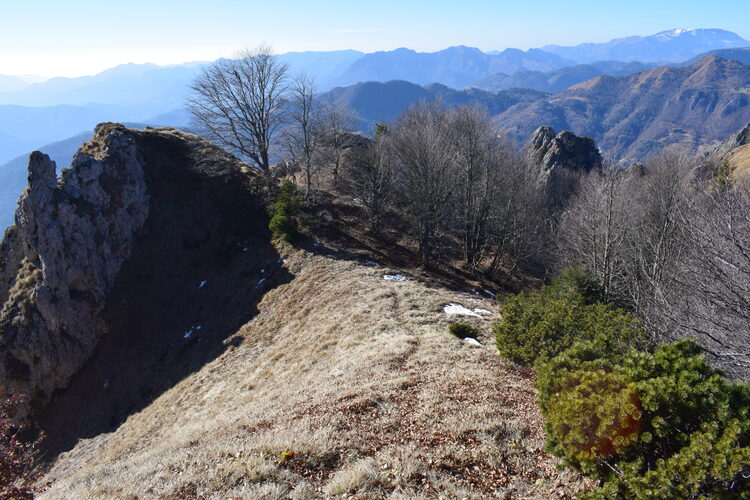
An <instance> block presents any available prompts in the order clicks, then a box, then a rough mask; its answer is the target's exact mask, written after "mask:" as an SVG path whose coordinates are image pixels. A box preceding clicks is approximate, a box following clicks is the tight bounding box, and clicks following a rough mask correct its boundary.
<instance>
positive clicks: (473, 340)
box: [464, 337, 482, 347]
mask: <svg viewBox="0 0 750 500" xmlns="http://www.w3.org/2000/svg"><path fill="white" fill-rule="evenodd" d="M464 342H466V343H467V344H471V345H476V346H480V347H481V346H482V343H481V342H479V341H478V340H477V339H473V338H471V337H466V338H465V339H464Z"/></svg>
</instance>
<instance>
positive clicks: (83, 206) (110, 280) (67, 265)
mask: <svg viewBox="0 0 750 500" xmlns="http://www.w3.org/2000/svg"><path fill="white" fill-rule="evenodd" d="M251 178H252V175H249V173H248V172H247V171H245V173H243V172H242V171H241V167H240V163H239V162H237V161H232V160H231V157H230V156H229V155H227V154H225V153H223V152H221V151H220V150H218V149H216V148H214V147H213V146H210V145H209V144H208V143H206V142H204V141H203V140H201V139H199V138H198V137H197V136H192V135H190V134H185V133H182V132H177V131H175V130H172V129H151V130H147V131H134V130H130V129H126V128H125V127H123V126H121V125H117V124H110V123H107V124H102V125H99V126H98V127H97V129H96V132H95V134H94V136H93V138H92V140H91V141H90V142H88V143H87V144H85V145H84V146H83V148H81V150H80V151H79V152H78V153H77V154H76V155H75V157H74V158H73V161H72V165H71V168H69V169H64V170H63V171H62V174H61V176H60V177H59V178H58V177H57V175H56V165H55V163H54V162H52V161H51V160H50V159H49V157H47V155H44V154H42V153H38V152H35V153H33V154H32V155H31V157H30V160H29V188H28V190H27V191H26V192H25V193H24V195H23V196H22V197H21V200H20V202H19V208H18V210H17V212H16V216H15V219H16V224H15V226H11V227H10V228H9V229H8V230H7V231H6V234H5V238H4V240H3V243H2V247H0V303H2V304H3V305H2V310H1V312H0V342H1V343H0V351H1V352H0V378H2V379H3V380H4V381H5V385H6V386H9V387H10V388H12V389H15V390H18V391H19V392H22V393H24V394H28V395H29V396H30V400H31V401H30V402H31V403H32V406H36V407H41V406H43V405H44V404H46V403H47V402H48V401H49V400H50V399H51V397H52V395H53V394H54V392H55V390H58V389H62V388H65V387H66V386H67V385H68V384H69V382H70V380H71V377H72V376H73V375H74V374H75V373H77V372H78V371H79V369H80V368H81V367H82V366H83V365H84V364H85V363H86V361H87V360H88V359H89V358H90V357H91V355H92V353H93V352H94V351H95V350H96V349H97V348H98V347H100V345H99V344H100V340H101V338H102V337H103V336H105V335H106V334H108V333H109V332H110V331H111V330H113V329H115V330H116V329H117V328H118V327H119V328H122V327H124V326H126V325H127V322H124V321H122V319H121V316H122V315H123V314H126V315H132V317H133V318H138V317H141V318H143V319H145V318H146V317H148V315H149V311H147V310H145V309H143V308H138V307H136V305H137V304H138V301H137V300H135V298H133V297H130V296H129V295H128V294H124V295H123V294H119V295H118V293H117V289H118V277H119V280H120V281H122V280H132V281H138V280H141V281H143V280H155V281H154V282H159V279H158V276H156V275H151V274H150V273H149V272H147V271H146V270H145V269H144V268H143V266H140V267H139V266H138V264H137V263H136V262H134V261H133V259H134V258H141V257H143V255H142V254H143V252H144V251H145V252H148V253H149V254H150V255H148V258H152V259H154V261H153V264H156V265H157V266H160V267H162V268H163V269H164V270H165V271H167V270H169V268H170V265H169V263H168V262H163V260H165V259H174V258H176V257H178V256H180V254H181V253H182V252H185V251H186V250H190V249H191V248H192V249H196V248H200V247H201V246H203V245H210V244H212V243H214V241H213V239H214V238H225V237H227V236H228V237H230V238H234V242H233V243H235V245H238V244H239V243H237V240H238V238H239V236H238V232H237V231H234V232H233V231H231V230H230V231H229V234H228V235H221V236H216V234H215V233H214V232H212V226H216V225H219V226H232V223H231V220H229V219H231V218H232V217H237V216H238V215H228V214H229V213H230V210H229V209H227V207H221V206H218V207H217V206H211V205H216V204H217V203H218V204H222V203H224V204H226V203H238V204H239V205H238V206H240V207H242V205H243V203H249V204H250V205H253V198H252V196H251V195H250V194H249V193H248V191H247V188H246V184H247V182H249V179H251ZM245 181H247V182H245ZM175 207H180V210H182V209H183V208H186V207H192V208H191V209H187V210H186V211H187V212H188V213H190V214H191V215H194V216H195V218H193V219H186V220H189V221H190V223H189V224H187V223H186V224H184V225H181V224H180V223H179V222H178V221H175V220H173V221H170V220H168V219H165V218H164V217H165V216H166V215H168V214H169V213H170V211H171V210H175V209H176V208H175ZM239 213H243V212H242V211H240V212H239ZM244 213H245V214H246V213H247V212H244ZM250 225H251V226H252V224H250ZM235 226H236V224H235ZM165 238H172V240H171V243H170V241H168V240H166V239H165ZM147 242H149V243H147ZM220 243H221V244H226V242H225V241H223V240H222V241H221V242H220ZM217 244H218V243H217ZM160 261H162V262H160ZM126 264H129V265H130V267H129V269H130V271H131V274H130V276H129V277H127V276H125V274H126V273H123V268H124V267H126ZM188 265H195V264H194V263H192V264H188ZM132 272H135V273H137V274H139V276H137V277H136V276H134V275H133V274H132ZM188 274H190V275H191V274H192V273H188ZM198 277H199V276H195V280H196V281H197V283H196V284H195V285H194V286H193V287H191V288H197V286H198V283H200V281H201V280H198ZM158 288H159V289H161V291H164V290H173V288H172V286H171V285H170V284H169V283H160V284H159V286H158ZM171 293H172V296H171V297H170V300H178V297H179V293H177V294H175V292H174V291H172V292H171ZM113 297H118V300H120V301H121V303H120V304H119V305H118V306H113V304H112V302H111V299H112V298H113ZM123 302H124V303H126V305H123ZM178 302H179V300H178ZM157 308H158V307H157ZM118 309H119V310H118ZM161 310H162V312H164V313H166V312H167V311H168V310H169V308H168V307H167V306H164V307H163V308H162V309H161ZM190 326H191V325H188V326H187V328H189V327H190ZM187 328H186V329H187Z"/></svg>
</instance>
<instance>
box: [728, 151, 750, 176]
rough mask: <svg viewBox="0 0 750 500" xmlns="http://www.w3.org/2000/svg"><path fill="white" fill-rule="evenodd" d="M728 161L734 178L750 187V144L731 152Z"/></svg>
mask: <svg viewBox="0 0 750 500" xmlns="http://www.w3.org/2000/svg"><path fill="white" fill-rule="evenodd" d="M728 160H729V164H730V165H731V166H732V167H734V175H735V177H736V178H737V179H741V180H742V182H746V183H748V185H750V144H747V145H745V146H740V147H739V148H737V149H735V150H734V151H732V153H731V154H730V155H729V157H728Z"/></svg>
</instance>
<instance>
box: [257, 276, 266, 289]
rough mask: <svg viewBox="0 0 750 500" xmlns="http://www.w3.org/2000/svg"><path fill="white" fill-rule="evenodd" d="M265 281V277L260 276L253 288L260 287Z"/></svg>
mask: <svg viewBox="0 0 750 500" xmlns="http://www.w3.org/2000/svg"><path fill="white" fill-rule="evenodd" d="M265 282H266V278H261V279H259V280H258V284H257V285H255V288H260V287H262V286H263V283H265Z"/></svg>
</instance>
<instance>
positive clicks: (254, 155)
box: [187, 46, 288, 173]
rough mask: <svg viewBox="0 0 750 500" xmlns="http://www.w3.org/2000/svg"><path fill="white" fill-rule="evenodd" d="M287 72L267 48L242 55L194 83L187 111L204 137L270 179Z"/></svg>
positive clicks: (218, 65) (209, 69)
mask: <svg viewBox="0 0 750 500" xmlns="http://www.w3.org/2000/svg"><path fill="white" fill-rule="evenodd" d="M287 69H288V68H287V65H286V64H283V63H281V62H279V61H278V60H277V59H276V57H275V56H274V54H273V52H272V51H271V49H270V47H268V46H260V47H257V48H255V49H252V50H244V51H242V52H241V53H240V54H239V55H238V57H237V58H235V59H224V60H220V61H218V62H216V63H214V64H213V65H211V66H209V67H207V68H206V69H204V70H203V71H202V72H201V73H200V74H199V75H198V77H196V79H195V81H193V83H192V85H191V86H190V89H191V94H190V96H189V97H188V99H187V106H188V109H189V110H190V112H191V114H192V115H193V119H194V120H195V122H196V124H197V125H198V127H199V129H200V130H201V132H202V133H203V134H204V135H205V136H206V137H208V138H209V139H210V140H213V141H215V142H217V143H219V144H221V145H223V146H225V147H227V148H228V149H230V150H231V151H232V152H233V153H237V154H239V155H241V156H244V157H246V158H248V159H250V160H251V161H252V162H253V163H255V165H256V166H257V167H258V168H259V169H260V170H261V171H263V172H264V173H268V172H269V169H270V153H269V151H270V148H271V144H272V140H273V137H274V134H275V132H276V131H277V129H278V127H279V125H280V124H281V118H282V116H281V115H282V111H283V107H284V103H285V94H286V86H287Z"/></svg>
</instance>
